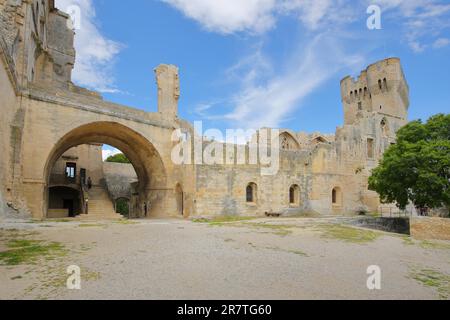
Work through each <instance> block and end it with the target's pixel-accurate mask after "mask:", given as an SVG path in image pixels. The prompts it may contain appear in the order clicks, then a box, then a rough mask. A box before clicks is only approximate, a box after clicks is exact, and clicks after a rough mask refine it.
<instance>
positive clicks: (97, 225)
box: [78, 223, 105, 228]
mask: <svg viewBox="0 0 450 320" xmlns="http://www.w3.org/2000/svg"><path fill="white" fill-rule="evenodd" d="M78 227H79V228H101V227H105V225H104V224H100V223H83V224H80V225H79V226H78Z"/></svg>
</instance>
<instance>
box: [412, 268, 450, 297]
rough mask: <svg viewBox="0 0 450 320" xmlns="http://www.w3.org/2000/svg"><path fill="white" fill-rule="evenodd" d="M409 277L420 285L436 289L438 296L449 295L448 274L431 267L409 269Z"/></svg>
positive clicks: (449, 277) (449, 283)
mask: <svg viewBox="0 0 450 320" xmlns="http://www.w3.org/2000/svg"><path fill="white" fill-rule="evenodd" d="M410 277H411V278H412V279H414V280H416V281H418V282H420V283H421V284H422V285H424V286H426V287H430V288H434V289H436V290H437V292H438V294H439V298H441V299H448V298H449V297H450V276H449V275H447V274H445V273H442V272H440V271H436V270H433V269H419V270H417V269H415V270H411V271H410Z"/></svg>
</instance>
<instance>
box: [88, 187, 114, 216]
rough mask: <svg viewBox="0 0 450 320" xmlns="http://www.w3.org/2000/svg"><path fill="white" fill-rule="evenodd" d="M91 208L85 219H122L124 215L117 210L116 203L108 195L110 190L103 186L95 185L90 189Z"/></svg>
mask: <svg viewBox="0 0 450 320" xmlns="http://www.w3.org/2000/svg"><path fill="white" fill-rule="evenodd" d="M88 193H89V207H88V208H89V209H88V214H87V215H82V218H83V219H89V220H91V219H92V220H102V219H120V218H122V216H121V215H120V214H118V213H116V212H115V210H114V205H113V203H112V201H111V199H110V198H109V196H108V192H107V191H106V190H105V189H104V188H103V187H101V186H93V187H92V188H91V189H90V190H89V192H88Z"/></svg>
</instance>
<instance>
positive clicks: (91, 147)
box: [51, 144, 104, 185]
mask: <svg viewBox="0 0 450 320" xmlns="http://www.w3.org/2000/svg"><path fill="white" fill-rule="evenodd" d="M67 162H73V163H76V165H77V173H76V177H77V180H76V184H80V182H81V181H80V171H81V169H82V168H84V169H86V170H87V172H86V178H88V177H90V178H91V180H92V184H93V185H101V184H102V183H103V180H104V174H103V161H102V145H101V144H83V145H79V146H76V147H74V148H71V149H69V150H67V151H66V152H64V154H63V155H62V156H61V158H60V159H58V161H56V163H55V165H54V166H53V170H52V172H51V174H52V178H54V180H55V182H56V183H57V182H58V178H59V177H64V176H65V169H66V163H67Z"/></svg>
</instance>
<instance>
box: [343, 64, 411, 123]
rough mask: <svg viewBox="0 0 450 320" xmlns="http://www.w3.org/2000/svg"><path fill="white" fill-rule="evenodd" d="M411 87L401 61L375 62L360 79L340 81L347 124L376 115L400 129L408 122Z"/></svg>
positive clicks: (350, 78)
mask: <svg viewBox="0 0 450 320" xmlns="http://www.w3.org/2000/svg"><path fill="white" fill-rule="evenodd" d="M408 96H409V87H408V84H407V83H406V80H405V76H404V74H403V70H402V67H401V64H400V59H398V58H388V59H385V60H381V61H379V62H376V63H374V64H372V65H370V66H369V67H367V69H366V70H364V71H362V72H361V74H360V75H359V77H358V78H357V79H353V78H352V77H350V76H348V77H346V78H344V79H342V81H341V97H342V103H343V106H344V114H345V124H346V125H352V124H355V123H356V122H358V119H361V118H365V117H367V116H371V115H372V116H377V117H381V118H382V119H385V120H384V121H385V122H386V124H387V123H388V122H389V124H390V125H391V126H392V127H393V128H399V127H401V126H403V125H405V124H406V123H407V115H408V108H409V98H408Z"/></svg>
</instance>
